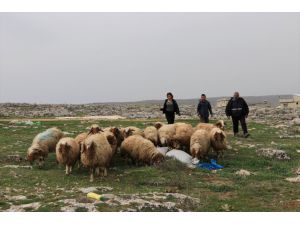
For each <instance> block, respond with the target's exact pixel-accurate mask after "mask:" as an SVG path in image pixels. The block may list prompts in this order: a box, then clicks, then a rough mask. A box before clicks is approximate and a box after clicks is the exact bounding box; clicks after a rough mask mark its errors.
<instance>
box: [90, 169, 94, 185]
mask: <svg viewBox="0 0 300 225" xmlns="http://www.w3.org/2000/svg"><path fill="white" fill-rule="evenodd" d="M93 181H94V168H90V182H93Z"/></svg>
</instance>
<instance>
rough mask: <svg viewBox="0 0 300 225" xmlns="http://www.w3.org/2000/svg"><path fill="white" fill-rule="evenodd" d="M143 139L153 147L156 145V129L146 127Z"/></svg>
mask: <svg viewBox="0 0 300 225" xmlns="http://www.w3.org/2000/svg"><path fill="white" fill-rule="evenodd" d="M144 137H145V138H146V139H148V140H149V141H151V142H152V143H153V144H154V145H155V146H157V145H158V130H157V128H156V127H154V126H149V127H146V128H145V130H144Z"/></svg>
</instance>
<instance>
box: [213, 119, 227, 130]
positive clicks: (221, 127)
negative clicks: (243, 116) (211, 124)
mask: <svg viewBox="0 0 300 225" xmlns="http://www.w3.org/2000/svg"><path fill="white" fill-rule="evenodd" d="M225 125H226V123H225V122H224V120H219V121H218V122H217V123H216V124H215V126H216V127H218V128H220V129H221V130H223V131H224V130H225Z"/></svg>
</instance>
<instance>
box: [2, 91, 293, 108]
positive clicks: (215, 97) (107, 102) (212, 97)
mask: <svg viewBox="0 0 300 225" xmlns="http://www.w3.org/2000/svg"><path fill="white" fill-rule="evenodd" d="M293 95H298V93H293V94H274V95H246V96H241V97H243V98H251V97H270V96H273V97H276V96H277V97H279V98H280V97H281V96H283V97H287V96H293ZM227 97H228V98H229V97H231V96H230V95H228V96H210V97H209V96H207V99H208V100H209V99H221V98H227ZM199 98H200V96H199V97H198V98H174V99H176V100H178V101H188V100H197V99H199ZM165 99H166V98H161V99H143V100H137V101H101V102H100V101H99V102H83V103H49V102H0V104H32V105H34V104H36V105H88V104H113V103H142V102H151V101H164V100H165Z"/></svg>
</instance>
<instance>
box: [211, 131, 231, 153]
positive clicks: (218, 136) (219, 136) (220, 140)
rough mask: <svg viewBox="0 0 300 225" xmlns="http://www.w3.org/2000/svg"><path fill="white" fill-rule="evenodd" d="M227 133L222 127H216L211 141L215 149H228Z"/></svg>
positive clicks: (212, 132)
mask: <svg viewBox="0 0 300 225" xmlns="http://www.w3.org/2000/svg"><path fill="white" fill-rule="evenodd" d="M225 139H226V134H225V132H224V131H222V130H221V129H220V128H214V129H212V131H211V134H210V141H211V144H212V146H213V148H214V149H215V150H221V149H227V145H226V140H225Z"/></svg>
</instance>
